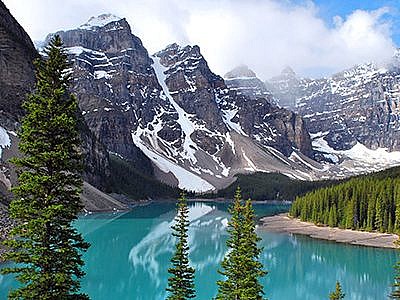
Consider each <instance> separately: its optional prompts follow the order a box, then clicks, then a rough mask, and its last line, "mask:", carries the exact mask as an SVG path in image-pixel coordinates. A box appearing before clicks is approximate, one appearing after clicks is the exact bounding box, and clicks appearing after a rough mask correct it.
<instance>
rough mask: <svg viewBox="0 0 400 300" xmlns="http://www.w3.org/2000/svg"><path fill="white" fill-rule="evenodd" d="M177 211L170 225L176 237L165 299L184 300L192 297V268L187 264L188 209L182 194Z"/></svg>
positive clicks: (193, 291)
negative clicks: (173, 221) (167, 293)
mask: <svg viewBox="0 0 400 300" xmlns="http://www.w3.org/2000/svg"><path fill="white" fill-rule="evenodd" d="M177 208H178V212H177V216H176V218H175V222H176V223H175V224H174V225H173V226H172V230H173V233H172V235H173V236H174V237H176V238H177V239H178V241H177V243H176V246H175V254H174V256H173V257H172V258H171V263H172V267H171V268H169V269H168V272H169V273H170V274H171V275H172V276H171V277H170V278H168V287H167V289H166V290H167V291H168V292H169V295H168V297H167V299H171V300H184V299H190V298H194V297H195V296H196V291H195V289H194V281H193V279H194V272H195V270H194V268H192V267H190V265H189V245H188V226H189V219H188V214H189V209H188V206H187V201H186V198H185V195H184V194H182V195H181V197H180V198H179V200H178V204H177Z"/></svg>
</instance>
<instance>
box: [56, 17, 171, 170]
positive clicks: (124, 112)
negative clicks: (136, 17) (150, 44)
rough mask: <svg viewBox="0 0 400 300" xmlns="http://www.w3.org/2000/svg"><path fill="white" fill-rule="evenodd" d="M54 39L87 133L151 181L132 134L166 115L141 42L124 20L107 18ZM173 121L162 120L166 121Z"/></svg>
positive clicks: (147, 162) (150, 168) (61, 33)
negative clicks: (66, 56) (65, 55)
mask: <svg viewBox="0 0 400 300" xmlns="http://www.w3.org/2000/svg"><path fill="white" fill-rule="evenodd" d="M102 22H103V23H102ZM98 25H100V26H98ZM57 34H59V35H60V36H61V38H62V40H63V41H64V44H65V47H67V50H68V51H69V53H70V55H71V60H72V61H73V72H74V74H73V77H74V78H75V79H74V82H73V85H72V91H73V92H74V93H75V94H76V95H77V96H78V99H79V105H80V108H81V109H82V111H83V116H84V118H85V120H86V122H87V124H88V126H89V128H90V129H91V130H92V131H93V132H94V134H95V136H96V137H97V138H98V139H99V140H100V141H101V142H102V143H104V144H105V145H106V147H107V149H108V151H111V152H113V153H116V154H118V155H120V156H122V157H124V158H125V159H128V160H130V161H132V162H133V163H134V165H135V166H136V167H137V169H138V170H139V171H140V172H142V173H144V174H148V175H151V174H152V172H153V169H152V166H151V163H150V160H149V159H148V158H147V157H146V156H145V155H143V153H142V151H140V149H139V148H137V147H136V146H135V144H134V143H133V140H132V137H131V134H132V131H134V130H135V129H136V128H137V127H138V126H139V124H145V125H146V126H147V124H148V123H149V122H150V121H151V120H152V119H153V118H154V116H155V114H156V111H157V109H159V108H160V107H161V106H162V107H164V108H165V107H167V110H168V105H165V103H164V102H165V101H164V100H163V99H161V98H160V92H161V87H160V85H159V84H158V81H157V78H156V76H155V73H154V70H153V69H152V67H151V64H152V63H153V61H152V59H151V58H150V57H149V55H148V53H147V50H146V49H145V48H144V47H143V45H142V42H141V41H140V39H139V38H137V37H136V36H134V35H132V33H131V30H130V27H129V24H128V23H127V22H126V20H125V19H119V18H116V17H114V16H111V15H102V16H99V17H97V18H93V19H92V20H89V22H88V23H87V24H85V25H83V26H81V27H80V28H78V29H75V30H69V31H65V32H64V31H61V32H57ZM169 109H170V108H169ZM174 118H176V116H174V115H170V116H167V115H165V119H166V120H173V119H174ZM164 135H165V136H166V137H168V136H170V133H168V132H167V133H164Z"/></svg>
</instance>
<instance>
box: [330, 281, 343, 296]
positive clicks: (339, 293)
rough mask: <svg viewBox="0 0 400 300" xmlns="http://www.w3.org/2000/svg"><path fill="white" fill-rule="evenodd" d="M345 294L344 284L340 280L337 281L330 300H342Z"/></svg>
mask: <svg viewBox="0 0 400 300" xmlns="http://www.w3.org/2000/svg"><path fill="white" fill-rule="evenodd" d="M344 296H345V294H344V293H343V292H342V286H341V285H340V283H339V281H336V289H335V291H334V292H332V293H330V294H329V300H341V299H344Z"/></svg>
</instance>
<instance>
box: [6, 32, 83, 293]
mask: <svg viewBox="0 0 400 300" xmlns="http://www.w3.org/2000/svg"><path fill="white" fill-rule="evenodd" d="M46 53H47V56H48V57H47V59H46V60H39V61H36V68H37V86H36V91H35V92H34V93H33V94H31V95H29V97H28V99H27V100H26V101H25V102H24V103H23V108H24V109H25V110H26V113H27V114H26V116H25V117H24V119H23V121H22V127H21V131H20V132H19V137H20V140H21V142H20V144H19V148H20V150H21V152H22V153H23V154H24V157H23V158H20V159H15V160H14V162H15V164H16V165H17V166H19V167H20V168H21V169H20V170H21V171H20V172H19V177H18V181H19V185H18V186H17V187H15V188H14V189H13V192H14V195H15V199H14V200H13V201H12V202H11V204H10V209H9V212H10V216H11V217H12V218H14V219H15V220H16V221H17V224H18V225H17V226H16V227H15V228H14V229H13V230H12V232H11V237H10V238H9V239H8V240H6V241H5V242H4V244H5V245H6V246H7V247H10V251H9V252H8V253H6V254H5V255H4V257H3V258H4V259H5V260H9V261H13V262H14V263H15V266H13V267H10V268H5V269H3V270H2V272H3V273H4V274H8V273H16V278H17V280H19V281H20V283H21V286H20V287H19V288H18V289H15V290H13V291H11V292H10V294H9V298H10V299H46V300H47V299H88V296H87V295H85V294H81V293H79V289H80V283H79V278H81V277H82V276H83V275H84V273H83V271H82V270H81V268H82V266H83V260H82V259H81V253H82V251H85V250H86V249H87V248H88V247H89V245H88V244H87V243H85V242H84V240H83V238H82V236H81V235H80V234H79V233H78V232H77V231H76V229H75V228H74V227H73V226H72V224H71V223H72V221H73V220H75V219H76V218H77V214H78V213H79V212H80V211H81V209H82V204H81V201H80V197H79V195H80V192H81V186H82V177H81V170H82V164H81V155H80V153H79V152H78V149H79V144H80V141H79V135H78V130H77V116H78V106H77V101H76V99H75V97H73V96H71V95H69V94H68V92H67V86H68V81H69V76H68V74H67V68H68V67H69V65H68V63H67V56H66V53H65V51H64V50H63V48H62V42H61V39H60V37H59V36H55V37H54V38H53V39H52V40H51V42H50V44H49V46H48V47H47V48H46Z"/></svg>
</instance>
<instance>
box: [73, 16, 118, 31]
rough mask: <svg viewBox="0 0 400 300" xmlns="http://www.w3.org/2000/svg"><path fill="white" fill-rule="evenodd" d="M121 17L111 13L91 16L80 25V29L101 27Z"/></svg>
mask: <svg viewBox="0 0 400 300" xmlns="http://www.w3.org/2000/svg"><path fill="white" fill-rule="evenodd" d="M121 19H122V18H120V17H117V16H116V15H113V14H102V15H99V16H97V17H91V18H90V19H89V21H87V23H85V24H83V25H81V26H80V27H79V28H80V29H86V30H91V29H94V28H95V27H103V26H105V25H107V24H109V23H111V22H116V21H119V20H121Z"/></svg>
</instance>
